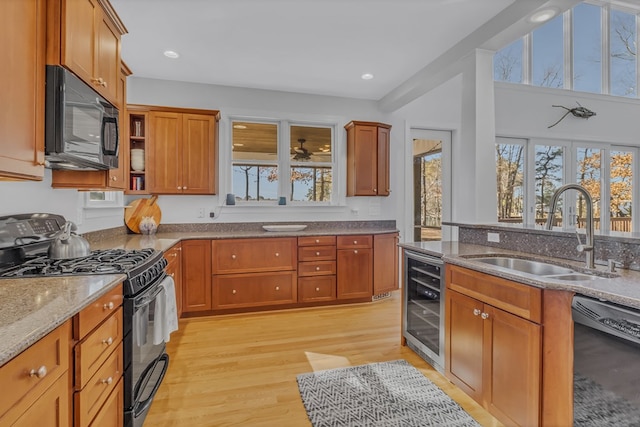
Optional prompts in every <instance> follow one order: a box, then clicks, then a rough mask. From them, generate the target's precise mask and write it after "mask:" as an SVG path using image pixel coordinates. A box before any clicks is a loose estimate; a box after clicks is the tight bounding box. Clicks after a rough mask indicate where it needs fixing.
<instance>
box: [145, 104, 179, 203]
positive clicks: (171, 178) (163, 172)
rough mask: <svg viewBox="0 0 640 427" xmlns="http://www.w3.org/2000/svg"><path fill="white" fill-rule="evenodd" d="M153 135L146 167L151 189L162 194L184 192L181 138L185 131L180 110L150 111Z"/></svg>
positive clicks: (152, 191)
mask: <svg viewBox="0 0 640 427" xmlns="http://www.w3.org/2000/svg"><path fill="white" fill-rule="evenodd" d="M149 119H150V122H151V129H150V132H151V137H150V138H149V139H150V141H152V142H153V143H151V144H148V145H150V147H147V150H148V160H149V165H148V167H145V169H146V170H147V174H148V178H149V180H150V182H149V188H148V190H149V192H151V193H162V194H179V193H182V184H181V183H180V181H181V168H182V163H181V159H182V153H181V151H182V147H180V146H179V143H178V141H179V140H180V137H181V135H182V125H181V120H180V114H178V113H172V112H161V111H154V112H151V113H150V114H149Z"/></svg>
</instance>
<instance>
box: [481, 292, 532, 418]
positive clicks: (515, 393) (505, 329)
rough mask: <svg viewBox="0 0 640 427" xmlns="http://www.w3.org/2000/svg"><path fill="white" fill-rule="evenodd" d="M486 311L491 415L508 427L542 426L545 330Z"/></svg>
mask: <svg viewBox="0 0 640 427" xmlns="http://www.w3.org/2000/svg"><path fill="white" fill-rule="evenodd" d="M483 311H484V313H485V314H486V315H488V317H487V319H486V320H485V321H484V331H485V333H484V336H485V351H484V355H485V359H486V360H485V372H484V375H483V377H484V378H483V384H484V393H483V394H484V399H485V402H486V405H487V406H488V409H489V412H491V413H492V414H494V415H496V417H498V418H499V419H501V420H503V422H504V420H509V421H510V422H509V423H508V424H513V425H520V426H535V425H539V419H540V416H539V408H540V386H541V382H540V375H541V352H542V350H541V346H542V340H541V329H542V328H541V326H540V325H537V324H535V323H533V322H530V321H528V320H525V319H522V318H520V317H518V316H515V315H513V314H510V313H507V312H506V311H502V310H500V309H497V308H494V307H491V306H489V305H485V306H484V310H483Z"/></svg>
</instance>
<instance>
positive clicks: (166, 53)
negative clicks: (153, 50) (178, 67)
mask: <svg viewBox="0 0 640 427" xmlns="http://www.w3.org/2000/svg"><path fill="white" fill-rule="evenodd" d="M164 56H166V57H167V58H171V59H176V58H179V57H180V55H179V54H178V52H174V51H173V50H165V51H164Z"/></svg>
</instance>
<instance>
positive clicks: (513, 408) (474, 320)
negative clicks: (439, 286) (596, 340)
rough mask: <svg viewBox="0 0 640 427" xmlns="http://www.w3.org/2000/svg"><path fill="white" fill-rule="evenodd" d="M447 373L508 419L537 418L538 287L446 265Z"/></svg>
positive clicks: (525, 422)
mask: <svg viewBox="0 0 640 427" xmlns="http://www.w3.org/2000/svg"><path fill="white" fill-rule="evenodd" d="M445 277H446V281H447V292H446V325H445V331H446V332H445V333H446V352H445V354H446V355H445V373H446V376H447V377H448V378H449V379H450V380H451V381H452V382H453V383H454V384H456V385H457V386H458V387H460V388H461V389H462V390H463V391H464V392H466V393H467V394H468V395H470V396H471V397H473V398H474V399H475V400H476V401H478V402H479V403H480V404H482V405H483V406H484V407H485V408H486V409H487V410H489V412H491V413H492V414H493V415H494V416H495V417H496V418H498V419H499V420H500V421H502V422H503V423H505V424H506V425H513V426H536V425H539V424H540V407H541V406H540V405H541V390H542V388H541V377H542V364H541V360H542V327H541V325H540V322H541V321H542V315H541V314H542V313H541V311H542V310H541V307H542V299H541V298H542V291H541V290H540V289H537V288H533V287H530V286H527V285H522V284H518V283H513V282H510V281H507V280H504V279H501V278H497V277H493V276H490V275H486V274H483V273H478V272H474V271H471V270H467V269H464V268H460V267H457V266H452V265H447V266H446V272H445Z"/></svg>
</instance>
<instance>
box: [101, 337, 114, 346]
mask: <svg viewBox="0 0 640 427" xmlns="http://www.w3.org/2000/svg"><path fill="white" fill-rule="evenodd" d="M102 344H106V345H111V344H113V338H111V337H109V338H107V339H106V340H102Z"/></svg>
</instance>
